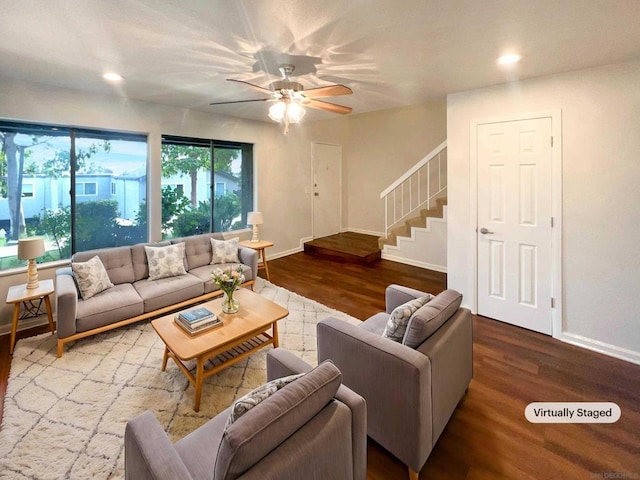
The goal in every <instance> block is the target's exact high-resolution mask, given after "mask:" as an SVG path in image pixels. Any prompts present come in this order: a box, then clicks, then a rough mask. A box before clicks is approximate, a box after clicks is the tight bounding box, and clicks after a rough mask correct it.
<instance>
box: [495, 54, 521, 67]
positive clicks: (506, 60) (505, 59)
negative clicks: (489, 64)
mask: <svg viewBox="0 0 640 480" xmlns="http://www.w3.org/2000/svg"><path fill="white" fill-rule="evenodd" d="M521 58H522V55H518V54H517V53H508V54H507V55H502V56H501V57H500V58H498V64H499V65H512V64H514V63H518V62H519V61H520V59H521Z"/></svg>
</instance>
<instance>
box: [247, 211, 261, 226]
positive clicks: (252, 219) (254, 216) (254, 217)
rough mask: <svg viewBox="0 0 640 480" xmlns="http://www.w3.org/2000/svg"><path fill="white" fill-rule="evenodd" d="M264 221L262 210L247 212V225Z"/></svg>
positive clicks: (259, 223)
mask: <svg viewBox="0 0 640 480" xmlns="http://www.w3.org/2000/svg"><path fill="white" fill-rule="evenodd" d="M263 223H264V218H263V216H262V212H249V213H248V214H247V225H262V224H263Z"/></svg>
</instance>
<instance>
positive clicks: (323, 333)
mask: <svg viewBox="0 0 640 480" xmlns="http://www.w3.org/2000/svg"><path fill="white" fill-rule="evenodd" d="M424 295H426V294H425V293H423V292H420V291H418V290H413V289H409V288H406V287H401V286H398V285H390V286H389V287H388V288H387V290H386V306H387V311H386V313H379V314H376V315H374V316H373V317H371V318H369V319H368V320H366V321H365V322H363V323H362V324H361V325H359V326H355V325H351V324H348V323H346V322H343V321H340V320H338V319H335V318H327V319H324V320H322V321H321V322H319V323H318V361H319V362H322V361H324V360H327V359H331V361H332V362H334V364H335V365H336V366H337V367H338V368H339V369H340V371H341V372H342V381H343V384H344V385H346V386H348V387H349V388H350V389H352V390H353V391H354V392H357V393H358V394H360V395H362V396H363V397H364V399H365V400H366V402H367V433H368V435H369V436H370V437H371V438H372V439H374V440H375V441H376V442H378V443H379V444H380V445H382V446H383V447H384V448H385V449H387V450H388V451H389V452H391V453H392V454H393V455H394V456H396V457H397V458H398V459H399V460H401V461H402V462H403V463H404V464H405V465H407V466H408V467H409V476H410V478H411V479H415V480H417V479H418V472H419V471H420V470H421V469H422V467H423V466H424V464H425V462H426V461H427V458H428V457H429V454H430V453H431V450H432V449H433V446H434V445H435V443H436V441H437V440H438V438H439V437H440V434H441V433H442V431H443V430H444V427H445V426H446V424H447V422H448V421H449V419H450V418H451V415H452V414H453V411H454V410H455V408H456V406H457V404H458V402H459V401H460V399H461V398H462V397H463V396H464V394H465V392H466V389H467V387H468V385H469V382H470V381H471V377H472V375H473V358H472V357H473V353H472V351H473V339H472V322H471V313H470V312H469V310H467V309H465V308H459V306H460V302H461V300H462V296H461V295H460V294H459V293H458V292H455V291H454V290H446V291H445V292H443V293H441V294H440V295H438V296H436V297H434V298H433V299H432V300H431V301H429V303H427V304H426V305H424V306H423V307H420V309H418V311H416V312H415V313H414V314H413V315H414V316H415V315H419V314H421V315H422V316H423V318H422V320H421V322H422V323H419V322H417V321H416V322H415V324H413V325H412V324H411V323H410V326H409V327H408V328H407V333H406V334H405V339H406V338H407V335H412V336H413V340H414V342H415V341H416V340H417V342H419V343H418V345H417V347H416V348H411V347H409V346H407V345H404V344H402V343H398V342H395V341H393V340H390V339H389V338H384V337H383V336H382V333H383V331H384V329H385V326H386V324H387V321H388V319H389V314H390V313H391V312H392V311H393V310H394V309H395V308H396V307H397V306H399V305H401V304H403V303H405V302H407V301H410V300H412V299H415V298H419V297H421V296H424ZM424 317H426V321H425V318H424ZM411 318H412V319H413V318H414V317H413V316H412V317H411ZM409 330H412V331H411V332H410V331H409Z"/></svg>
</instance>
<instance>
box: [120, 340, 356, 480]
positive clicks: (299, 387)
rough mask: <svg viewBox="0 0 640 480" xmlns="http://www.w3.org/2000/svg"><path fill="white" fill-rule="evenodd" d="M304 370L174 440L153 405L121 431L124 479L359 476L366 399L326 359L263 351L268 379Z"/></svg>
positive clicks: (291, 479) (294, 479)
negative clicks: (242, 409)
mask: <svg viewBox="0 0 640 480" xmlns="http://www.w3.org/2000/svg"><path fill="white" fill-rule="evenodd" d="M301 372H305V373H306V372H309V373H307V374H306V375H304V376H303V377H301V378H299V379H297V380H295V381H294V382H292V383H290V384H288V385H286V386H284V387H282V388H281V389H279V390H277V392H275V393H274V394H272V395H271V396H269V397H268V398H266V399H265V400H262V402H261V403H259V404H257V405H256V406H254V407H253V408H252V409H250V410H249V411H247V412H246V413H245V414H244V415H242V416H241V417H240V418H238V419H237V420H235V422H234V423H232V424H230V425H227V420H228V418H229V412H230V410H231V408H232V407H230V408H228V409H226V410H224V411H223V412H221V413H220V414H218V415H217V416H216V417H214V418H213V419H211V420H209V421H208V422H207V423H205V424H204V425H203V426H201V427H200V428H198V429H197V430H195V431H194V432H191V433H190V434H189V435H187V436H186V437H184V438H183V439H181V440H179V441H178V442H177V443H175V444H172V443H171V442H170V441H169V439H168V438H167V435H166V433H165V432H164V430H163V428H162V426H161V425H160V424H159V423H158V421H157V420H156V418H155V416H154V415H153V413H151V412H145V413H143V414H142V415H139V416H138V417H136V418H134V419H132V420H130V421H129V422H128V423H127V427H126V429H125V435H124V454H125V457H124V461H125V478H126V479H127V480H151V479H153V480H187V479H188V480H200V479H202V480H205V479H206V480H211V479H213V480H235V479H238V480H253V479H255V480H258V479H260V480H269V479H271V480H276V479H278V480H299V479H318V480H328V479H336V480H337V479H340V480H365V479H366V476H367V427H366V405H365V402H364V400H363V399H362V397H361V396H360V395H357V394H355V393H354V392H352V391H351V390H349V389H348V388H346V387H345V386H343V385H341V384H340V383H341V378H342V377H341V375H340V371H339V370H338V369H337V368H336V367H335V366H334V365H333V364H331V363H330V362H326V363H323V364H321V365H319V366H318V367H317V368H315V369H313V370H312V369H311V367H310V366H309V365H308V364H306V363H305V362H304V361H302V360H301V359H299V358H298V357H296V356H295V355H293V354H292V353H291V352H288V351H286V350H283V349H281V348H277V349H275V350H271V351H269V353H268V354H267V377H268V380H269V381H271V380H273V379H276V378H281V377H283V376H288V375H292V374H295V373H301Z"/></svg>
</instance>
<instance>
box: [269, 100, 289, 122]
mask: <svg viewBox="0 0 640 480" xmlns="http://www.w3.org/2000/svg"><path fill="white" fill-rule="evenodd" d="M286 109H287V104H286V103H284V102H276V103H274V104H273V105H271V107H270V108H269V118H270V119H271V120H273V121H274V122H279V121H281V120H282V119H283V118H284V113H285V110H286Z"/></svg>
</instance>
